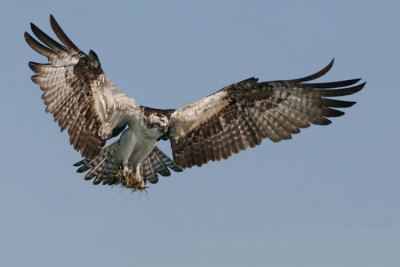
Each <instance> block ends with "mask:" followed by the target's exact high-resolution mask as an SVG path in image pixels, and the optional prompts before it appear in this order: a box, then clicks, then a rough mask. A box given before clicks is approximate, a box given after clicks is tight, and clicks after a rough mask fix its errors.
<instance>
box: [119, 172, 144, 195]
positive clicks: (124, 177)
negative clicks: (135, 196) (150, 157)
mask: <svg viewBox="0 0 400 267" xmlns="http://www.w3.org/2000/svg"><path fill="white" fill-rule="evenodd" d="M115 176H116V177H117V178H118V180H120V182H121V184H122V185H123V186H124V187H126V188H131V189H133V190H134V191H136V190H139V191H142V190H145V189H146V188H147V186H146V182H145V180H144V179H143V178H142V177H141V176H140V175H139V174H138V173H136V172H132V171H131V170H130V169H128V168H122V166H120V167H119V168H118V170H117V171H116V172H115Z"/></svg>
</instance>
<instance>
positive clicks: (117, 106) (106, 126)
mask: <svg viewBox="0 0 400 267" xmlns="http://www.w3.org/2000/svg"><path fill="white" fill-rule="evenodd" d="M50 24H51V27H52V29H53V31H54V33H55V34H56V36H57V37H58V38H59V39H60V41H61V42H62V44H60V43H58V42H57V41H55V40H53V39H52V38H50V37H49V36H48V35H47V34H45V33H44V32H43V31H41V30H40V29H39V28H38V27H36V26H35V25H34V24H31V29H32V32H33V34H34V35H35V36H36V37H37V39H38V40H39V41H41V42H42V43H40V42H39V41H38V40H36V39H35V38H33V37H32V36H31V35H30V34H28V33H27V32H25V35H24V36H25V40H26V42H27V43H28V44H29V46H30V47H31V48H32V49H33V50H35V51H36V52H38V53H40V54H42V55H43V56H46V57H47V58H48V61H49V63H47V64H39V63H34V62H29V67H30V68H31V69H32V70H33V71H34V72H35V73H36V75H34V76H32V81H33V82H34V83H36V84H38V85H39V86H40V88H41V89H42V90H43V91H44V93H43V95H42V98H43V100H44V103H45V104H46V106H47V108H46V112H48V113H51V114H53V116H54V120H55V121H57V122H58V124H59V126H60V128H61V131H63V130H65V129H67V130H68V134H69V136H70V143H71V144H72V145H73V147H74V148H75V149H76V150H78V151H80V152H81V154H82V156H83V157H84V158H87V159H92V158H93V157H94V156H96V155H97V154H98V153H99V151H100V150H101V148H102V147H103V146H104V144H105V142H106V140H107V139H109V138H111V137H112V136H115V135H117V134H119V133H120V132H121V131H122V130H123V128H124V127H125V125H126V124H127V122H128V120H129V116H128V115H129V113H132V112H135V110H137V109H139V105H138V104H137V103H136V101H135V100H134V99H132V98H128V97H126V96H125V94H123V93H122V92H120V91H119V90H118V89H117V87H116V86H115V85H114V83H113V82H112V81H111V80H109V79H108V78H107V77H106V76H105V74H104V72H103V70H102V69H101V66H100V62H99V59H98V58H97V55H96V54H95V53H94V52H93V51H90V52H89V55H86V54H85V53H83V52H82V51H81V50H80V49H79V48H78V47H77V46H76V45H75V44H74V43H73V42H72V41H71V40H70V39H69V38H68V37H67V36H66V34H65V33H64V32H63V30H62V29H61V27H60V26H59V25H58V23H57V22H56V20H55V19H54V17H53V16H52V15H50Z"/></svg>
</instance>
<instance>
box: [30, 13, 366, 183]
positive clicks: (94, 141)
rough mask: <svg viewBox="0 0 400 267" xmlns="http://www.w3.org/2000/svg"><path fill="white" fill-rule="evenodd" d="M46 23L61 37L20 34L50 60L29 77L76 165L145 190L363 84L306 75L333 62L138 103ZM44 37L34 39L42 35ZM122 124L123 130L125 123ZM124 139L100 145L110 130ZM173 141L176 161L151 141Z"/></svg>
mask: <svg viewBox="0 0 400 267" xmlns="http://www.w3.org/2000/svg"><path fill="white" fill-rule="evenodd" d="M50 24H51V27H52V29H53V30H54V32H55V34H56V36H57V37H58V39H60V41H61V42H62V44H60V43H58V42H57V41H55V40H53V39H52V38H50V37H49V36H48V35H46V34H45V33H44V32H42V31H41V30H40V29H39V28H38V27H36V26H35V25H34V24H31V29H32V32H33V33H34V35H35V36H36V38H37V39H38V40H36V39H35V38H33V37H32V36H31V35H30V34H28V33H26V32H25V40H26V41H27V43H28V44H29V45H30V46H31V47H32V48H33V49H34V50H35V51H37V52H38V53H40V54H42V55H44V56H46V57H47V58H48V61H49V63H47V64H39V63H33V62H30V63H29V66H30V68H31V69H32V70H33V71H34V72H35V73H36V75H34V76H32V80H33V81H34V82H35V83H36V84H38V85H39V86H40V88H41V89H42V90H43V91H44V93H43V95H42V98H43V99H44V102H45V105H46V107H47V108H46V111H47V112H49V113H51V114H52V115H53V116H54V119H55V121H57V122H58V124H59V126H60V128H61V130H64V129H67V130H68V134H69V136H70V142H71V144H72V145H73V147H74V148H75V149H76V150H78V151H80V152H81V155H82V156H83V157H84V159H83V160H81V161H80V162H78V163H76V164H75V166H79V168H78V172H87V174H86V176H85V179H88V180H89V179H93V178H94V180H93V183H94V184H99V183H103V184H108V185H113V184H122V185H124V186H125V187H128V188H133V189H143V188H145V186H146V181H149V182H150V183H157V181H158V174H160V175H162V176H169V175H170V174H171V173H170V171H169V169H171V170H173V171H177V172H179V171H182V168H190V167H192V166H194V165H197V166H201V165H203V164H205V163H207V162H208V161H210V160H211V161H216V160H221V159H226V158H228V157H230V156H231V155H233V154H234V153H238V152H239V151H241V150H244V149H246V148H247V147H254V146H256V145H258V144H260V143H261V141H262V140H263V139H265V138H269V139H270V140H272V141H274V142H278V141H281V140H284V139H290V138H291V136H292V134H296V133H299V132H300V128H306V127H309V126H310V124H317V125H327V124H330V123H331V121H330V120H329V119H328V118H329V117H338V116H342V115H343V114H344V113H343V112H342V111H339V110H337V109H336V108H347V107H350V106H352V105H353V104H354V103H355V102H352V101H342V100H336V99H331V98H329V97H340V96H346V95H351V94H354V93H356V92H358V91H359V90H361V89H362V88H363V87H364V85H365V83H360V84H358V85H357V83H358V82H359V80H360V79H352V80H345V81H339V82H330V83H329V82H328V83H312V82H310V81H312V80H315V79H317V78H319V77H321V76H323V75H324V74H325V73H327V72H328V71H329V70H330V68H331V67H332V65H333V60H332V62H331V63H329V65H328V66H326V67H325V68H324V69H322V70H321V71H319V72H317V73H315V74H313V75H310V76H307V77H304V78H300V79H295V80H282V81H272V82H258V79H256V78H250V79H247V80H244V81H241V82H239V83H235V84H232V85H229V86H227V87H225V88H223V89H221V90H219V91H217V92H216V93H214V94H212V95H210V96H208V97H206V98H204V99H201V100H199V101H197V102H194V103H192V104H187V105H184V106H183V107H181V108H180V109H177V110H174V109H168V110H160V109H154V108H149V107H145V106H140V105H139V104H138V103H137V102H136V101H135V99H133V98H129V97H127V96H126V95H125V94H123V93H122V92H120V91H119V90H118V89H117V87H116V86H115V85H114V83H113V82H112V81H111V80H110V79H108V78H107V77H106V76H105V74H104V72H103V70H102V69H101V65H100V61H99V59H98V57H97V55H96V54H95V53H94V52H93V51H90V52H89V54H88V55H86V54H85V53H83V52H82V51H81V50H79V48H78V47H77V46H76V45H75V44H73V43H72V41H71V40H70V39H69V38H68V37H67V36H66V35H65V33H64V32H63V31H62V29H61V28H60V26H59V25H58V23H57V22H56V21H55V19H54V18H53V16H50ZM39 41H40V42H39ZM126 126H128V127H127V128H126V129H125V127H126ZM119 134H121V135H120V139H119V140H117V141H115V142H114V143H112V144H111V145H109V146H107V147H105V148H103V146H104V145H105V143H106V141H107V140H108V139H110V138H111V137H115V136H118V135H119ZM160 139H163V140H168V139H169V140H170V141H171V147H172V153H173V158H174V161H172V160H171V159H169V158H168V156H166V155H165V154H164V153H163V152H162V151H161V150H159V149H158V148H157V146H156V142H157V141H159V140H160Z"/></svg>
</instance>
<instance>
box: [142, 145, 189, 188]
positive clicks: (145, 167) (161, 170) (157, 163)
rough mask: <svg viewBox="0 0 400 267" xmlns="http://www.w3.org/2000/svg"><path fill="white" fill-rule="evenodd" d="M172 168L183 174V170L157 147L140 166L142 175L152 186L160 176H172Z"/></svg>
mask: <svg viewBox="0 0 400 267" xmlns="http://www.w3.org/2000/svg"><path fill="white" fill-rule="evenodd" d="M168 168H170V169H171V170H173V171H176V172H181V171H183V169H182V168H181V167H179V166H178V165H176V163H175V162H173V161H172V160H171V159H170V158H169V157H168V156H167V155H165V154H164V153H163V152H162V151H161V150H160V149H159V148H158V147H157V146H155V147H154V148H153V150H152V151H151V152H150V154H149V156H147V158H145V159H144V160H143V162H142V163H141V164H140V174H141V175H142V177H143V178H144V179H145V180H147V181H149V182H150V183H152V184H156V183H157V182H158V175H157V174H160V175H161V176H170V175H171V172H170V171H169V169H168Z"/></svg>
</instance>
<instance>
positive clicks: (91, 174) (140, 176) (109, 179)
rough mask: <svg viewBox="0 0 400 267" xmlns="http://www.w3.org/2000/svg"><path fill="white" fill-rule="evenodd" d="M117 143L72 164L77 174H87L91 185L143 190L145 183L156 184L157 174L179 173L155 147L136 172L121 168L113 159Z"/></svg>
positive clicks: (172, 163)
mask: <svg viewBox="0 0 400 267" xmlns="http://www.w3.org/2000/svg"><path fill="white" fill-rule="evenodd" d="M117 149H118V143H117V142H114V143H113V144H111V145H109V146H108V147H106V148H104V149H103V150H101V152H100V153H99V155H98V156H97V157H95V158H94V159H92V160H87V159H83V160H81V161H79V162H77V163H75V164H74V166H75V167H78V169H77V172H79V173H82V172H87V171H88V173H87V174H86V175H85V180H91V179H93V178H94V180H93V184H96V185H97V184H100V183H102V184H103V185H114V184H119V183H121V184H122V185H123V186H125V187H128V188H133V189H134V190H135V189H144V188H145V185H146V181H149V182H150V183H152V184H155V183H157V182H158V174H160V175H161V176H170V175H171V172H170V170H169V169H171V170H173V171H176V172H181V171H183V170H182V168H181V167H179V166H178V165H176V163H175V162H173V161H172V160H171V159H170V158H169V157H168V156H167V155H165V154H164V153H163V152H162V151H161V150H160V149H159V148H158V147H157V146H155V147H154V148H153V150H152V151H151V152H150V153H149V155H148V156H147V157H146V158H145V159H144V160H143V161H142V162H141V163H140V164H139V165H138V167H137V170H128V169H126V168H124V166H122V161H121V160H117V159H116V158H115V156H114V155H115V154H114V153H115V152H117Z"/></svg>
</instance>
